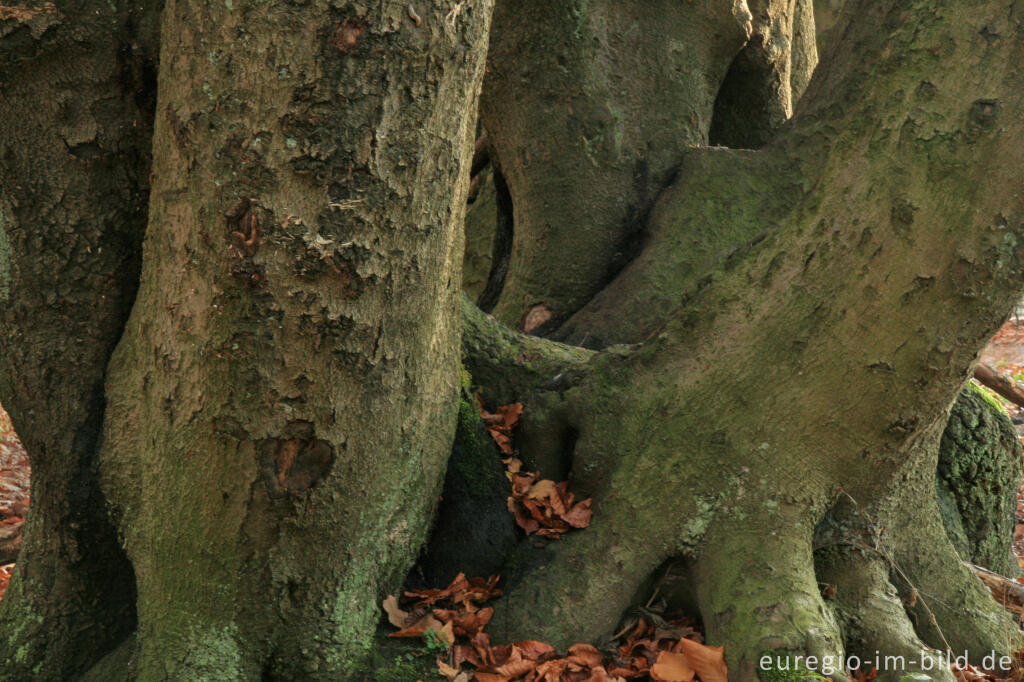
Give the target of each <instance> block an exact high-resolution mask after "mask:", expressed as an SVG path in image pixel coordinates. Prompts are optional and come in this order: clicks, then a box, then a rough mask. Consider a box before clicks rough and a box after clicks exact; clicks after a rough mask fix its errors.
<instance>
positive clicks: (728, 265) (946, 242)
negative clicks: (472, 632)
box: [496, 2, 1024, 679]
mask: <svg viewBox="0 0 1024 682" xmlns="http://www.w3.org/2000/svg"><path fill="white" fill-rule="evenodd" d="M856 16H857V22H856V23H855V24H853V25H851V28H850V29H848V30H847V32H846V33H845V34H844V36H843V40H842V42H841V43H840V44H838V45H836V47H835V49H834V50H833V51H832V52H831V55H832V58H831V61H830V62H826V63H824V64H823V65H822V68H821V69H819V72H818V74H817V75H816V77H815V79H814V80H813V81H812V83H811V85H810V86H809V88H808V92H807V95H806V96H805V99H804V100H803V101H802V103H801V105H800V106H799V107H798V110H797V113H796V116H795V118H794V120H793V121H792V122H791V123H789V124H787V125H786V126H785V127H784V128H783V129H782V130H781V132H780V134H779V135H778V136H777V137H776V138H775V139H774V140H773V141H772V142H771V143H770V144H769V145H767V146H766V147H765V148H764V149H763V150H762V151H759V152H736V151H732V150H695V151H694V152H693V153H692V155H693V159H694V165H693V166H692V168H693V169H694V174H689V173H688V172H687V170H686V169H685V168H684V172H683V173H681V175H680V184H678V185H676V186H675V187H673V188H671V189H670V190H669V191H668V192H667V193H666V196H665V198H664V199H663V200H662V202H663V203H662V204H661V205H660V206H659V207H658V208H657V209H656V216H655V217H656V219H657V216H661V220H662V221H663V222H661V223H659V224H657V225H656V226H655V228H654V229H653V230H652V233H651V238H650V240H649V242H648V244H647V246H646V247H645V250H644V252H643V253H642V254H641V256H640V258H639V259H638V260H637V261H635V262H634V263H633V264H631V265H630V266H629V268H627V269H626V271H624V272H623V273H622V275H620V277H619V278H618V279H617V280H616V282H615V283H613V284H612V285H611V286H610V288H609V290H610V291H614V292H615V295H609V296H608V300H607V303H608V309H607V310H606V311H605V316H604V317H603V318H602V319H603V320H605V321H606V323H607V326H606V327H601V328H599V329H597V330H596V331H598V333H605V334H608V333H609V330H613V329H614V325H613V322H612V321H613V320H614V319H615V315H614V314H613V313H610V312H608V310H612V309H616V310H618V311H619V312H621V313H622V317H621V320H622V321H623V322H624V324H627V325H628V324H631V323H632V322H633V321H634V320H637V319H640V320H643V319H647V320H657V322H656V323H655V324H652V325H651V326H647V327H645V326H644V325H643V324H637V325H636V326H635V327H633V329H632V330H631V334H633V336H632V338H631V339H630V340H634V341H635V340H642V339H644V338H648V340H647V342H646V343H643V344H642V345H640V346H639V347H638V348H637V349H636V350H634V351H631V352H630V351H624V350H622V349H610V350H609V351H607V352H604V353H601V354H599V355H598V356H596V357H595V359H593V360H592V361H590V363H589V364H588V367H587V368H586V370H584V372H583V374H584V376H583V379H582V380H581V381H580V382H579V383H578V384H577V385H576V386H575V387H574V388H571V389H570V390H569V391H568V392H567V393H566V401H567V403H568V407H567V409H566V414H567V415H568V417H567V419H568V423H569V427H570V428H572V429H574V430H575V431H576V432H577V433H578V438H577V439H576V440H575V441H574V454H573V468H572V470H573V476H574V480H575V483H576V486H577V489H578V490H579V492H580V494H582V495H592V496H594V498H595V502H594V509H595V519H594V522H593V525H592V526H591V528H590V529H588V530H587V532H586V533H584V534H581V535H580V536H579V537H577V538H572V539H570V540H568V541H566V542H562V543H559V544H557V545H553V546H552V547H551V548H550V549H549V550H548V555H547V556H546V557H545V558H544V559H543V560H542V561H541V562H540V563H541V564H542V565H541V566H538V567H536V568H535V569H532V570H528V571H527V572H526V573H525V574H524V577H523V578H522V580H521V582H520V583H518V585H515V586H513V587H512V588H511V589H510V590H509V592H508V593H507V600H506V602H505V608H506V613H505V614H504V615H503V616H501V617H500V618H498V617H496V622H499V623H503V624H504V627H505V630H504V634H505V635H506V636H507V637H508V638H516V637H522V636H525V635H527V634H528V635H529V636H530V637H534V638H536V637H538V636H540V637H541V638H547V639H549V640H551V641H553V642H555V643H557V644H567V643H569V642H570V641H571V640H573V639H577V638H585V639H591V640H596V639H600V638H601V637H603V636H605V635H607V634H608V633H609V632H611V631H612V629H613V628H614V626H615V622H614V621H615V617H614V616H613V614H616V613H619V612H621V609H622V608H623V607H625V606H626V605H627V604H628V601H629V599H631V598H632V596H633V594H634V592H635V590H636V589H637V588H638V587H639V586H640V585H641V584H642V581H643V580H644V578H645V577H646V576H647V575H648V574H649V572H650V571H651V570H653V569H654V568H655V567H656V566H658V565H659V564H660V563H661V562H662V561H664V560H665V559H666V558H668V557H671V556H674V555H679V554H681V555H683V556H685V557H687V558H688V559H689V560H690V561H692V563H693V566H694V576H695V582H696V586H697V594H698V596H699V599H700V602H701V610H702V615H703V618H704V623H705V626H706V629H707V634H708V639H709V641H710V643H712V644H728V645H729V646H728V647H727V650H726V651H727V658H728V660H729V663H730V668H731V669H732V670H733V671H735V674H736V675H737V679H748V678H751V677H753V676H754V675H755V674H756V672H757V670H756V662H757V660H758V656H759V655H760V653H761V652H762V651H763V649H764V648H766V647H767V648H781V649H786V650H789V651H792V652H800V653H814V652H818V651H829V652H833V653H841V651H842V648H843V645H844V644H843V641H842V639H841V637H840V630H839V629H838V628H837V626H836V623H835V619H834V616H832V615H830V614H832V611H831V610H830V608H829V607H828V606H827V605H826V604H825V603H824V602H823V600H822V598H821V596H820V595H819V594H818V592H817V587H816V581H815V579H814V569H813V567H812V565H811V557H812V549H813V546H814V544H813V541H812V538H813V531H814V529H815V527H816V526H817V525H818V524H819V523H820V522H821V521H822V520H823V519H824V518H825V514H826V513H827V512H828V510H829V509H830V508H832V507H833V506H834V505H835V504H836V502H837V500H838V499H840V498H842V499H846V498H847V497H848V498H850V499H852V500H855V501H856V504H857V507H858V508H860V509H863V510H864V511H865V513H867V514H870V515H871V517H872V518H874V519H875V520H876V525H877V527H878V528H879V529H886V530H884V532H881V534H880V535H879V540H878V543H877V544H876V545H875V546H874V547H871V548H870V549H869V551H871V552H872V553H875V554H878V555H881V554H883V553H884V554H886V555H889V556H891V557H892V561H893V562H894V563H895V564H896V565H898V566H900V567H901V568H900V570H901V572H902V574H905V576H906V578H907V579H909V581H910V584H911V585H912V586H913V587H916V586H920V585H930V586H941V589H942V590H943V593H944V594H947V595H950V597H949V599H947V600H946V601H945V603H944V604H940V605H936V604H932V605H931V608H932V611H933V612H934V613H935V614H936V617H937V619H938V625H937V626H932V625H930V624H929V623H928V622H926V621H925V620H924V619H923V616H922V617H919V618H918V621H917V634H916V635H914V637H915V641H917V638H920V639H923V640H924V641H926V642H928V644H929V645H932V646H944V642H947V641H948V642H949V643H950V645H952V646H953V647H955V648H957V650H958V651H959V650H963V649H968V650H969V651H971V652H972V655H976V656H980V655H984V654H985V653H988V652H989V651H990V650H994V651H997V652H1008V651H1009V650H1010V649H1011V641H1010V639H1011V638H1009V637H1008V633H1010V632H1012V629H1011V628H1010V627H1009V626H1008V625H1007V623H1006V620H1005V614H1003V613H1002V612H1001V611H999V609H998V608H997V607H996V606H995V604H994V603H993V602H992V601H991V599H989V598H988V597H987V595H986V594H985V593H984V591H983V589H982V587H981V585H980V584H979V583H978V581H977V580H976V579H975V578H974V577H973V576H972V575H971V574H970V573H969V572H967V570H966V569H965V568H964V567H963V566H962V565H961V564H960V563H959V561H958V559H957V557H956V552H955V550H954V549H953V546H952V545H951V544H950V543H949V540H948V538H947V537H946V535H945V531H944V530H943V527H942V524H941V521H940V519H939V514H938V509H937V506H936V504H935V501H934V477H935V467H936V458H937V451H938V439H939V435H940V434H941V429H942V426H943V425H944V424H945V420H946V416H947V415H948V409H949V405H950V404H951V403H952V401H953V399H954V397H955V396H956V395H957V393H958V392H959V391H960V390H961V388H962V387H963V385H964V382H965V381H966V380H967V378H968V377H969V376H970V373H971V365H972V363H973V362H974V360H975V357H976V354H977V352H978V350H979V349H980V348H981V347H982V346H983V345H984V343H985V342H986V341H987V340H988V338H990V337H991V335H992V334H993V333H994V332H995V330H996V329H998V327H999V325H1000V323H1001V322H1002V320H1003V318H1004V317H1005V315H1006V311H1007V310H1009V309H1010V308H1011V306H1012V304H1013V302H1014V301H1015V299H1016V298H1017V296H1018V293H1019V284H1018V283H1019V281H1020V279H1019V278H1020V275H1021V273H1022V266H1024V260H1022V255H1024V254H1022V251H1021V249H1020V248H1019V246H1018V245H1019V244H1020V240H1021V237H1022V236H1024V222H1022V217H1021V216H1022V215H1024V205H1022V203H1021V199H1020V197H1019V194H1018V193H1017V192H1016V189H1015V186H1014V181H1013V175H1014V173H1015V172H1016V171H1015V170H1012V169H1018V168H1020V167H1021V166H1022V162H1024V159H1022V158H1021V152H1020V150H1021V149H1022V145H1021V142H1022V136H1024V128H1022V126H1021V122H1020V121H1019V120H1017V118H1016V117H1014V116H1013V115H1012V114H1010V113H1009V112H1012V111H1015V110H1016V109H1017V107H1019V106H1020V105H1019V99H1020V93H1021V92H1024V90H1022V88H1021V85H1022V84H1021V74H1020V72H1019V70H1018V69H1017V67H1016V66H1014V64H1015V63H1016V61H1015V60H1016V56H1015V55H1017V54H1019V53H1020V52H1021V47H1022V45H1021V42H1020V41H1018V40H1016V39H1015V38H1011V37H1010V36H1017V35H1018V32H1017V27H1018V22H1019V21H1020V17H1019V16H1017V15H1016V14H1012V13H1011V14H1010V15H1007V14H1006V12H1005V8H1004V7H1002V6H1001V5H1000V4H999V3H996V2H991V3H976V4H972V5H971V6H970V7H966V6H962V5H960V4H955V3H941V5H940V6H938V7H936V6H935V4H934V3H932V2H921V3H910V4H909V5H908V4H905V3H868V2H863V3H860V4H859V6H858V8H857V12H856ZM983 28H986V29H987V32H988V33H990V34H991V33H995V34H998V35H1000V36H1006V38H1005V39H1004V40H1003V41H1002V42H1001V43H1000V47H999V49H998V50H996V49H995V48H994V47H993V44H992V42H991V41H988V40H986V39H985V37H984V35H985V33H986V32H985V31H983V30H982V29H983ZM939 46H941V47H939ZM1008 52H1009V54H1010V55H1012V56H1011V59H1010V61H1007V60H1006V58H1007V53H1008ZM641 80H642V79H641ZM689 160H690V159H689V158H688V159H687V161H688V163H689ZM698 171H699V173H698ZM693 177H700V178H703V183H704V184H703V185H701V186H700V187H699V188H698V189H700V190H705V189H706V191H694V188H693V187H692V186H686V185H684V184H682V179H683V178H685V179H686V180H689V179H691V178H693ZM982 187H984V189H983V190H982V189H981V188H982ZM748 188H765V189H766V191H764V192H761V191H757V192H746V190H747V189H748ZM513 194H514V193H513ZM766 197H767V198H766ZM775 197H781V198H775ZM737 200H741V201H742V203H740V204H738V205H737V204H736V203H735V202H736V201H737ZM517 209H518V205H517ZM692 226H697V229H700V228H701V227H703V226H709V227H708V229H710V230H712V231H713V230H715V229H716V228H717V229H718V230H720V231H721V235H720V237H719V240H718V244H721V247H720V248H719V247H717V246H716V248H712V249H711V250H710V253H709V254H708V255H707V256H704V255H702V254H697V257H696V258H695V257H694V254H693V253H691V252H690V251H689V250H688V248H687V247H688V246H689V240H690V238H691V237H690V232H689V230H691V229H692ZM730 242H731V244H730ZM561 255H562V257H565V252H563V253H562V254H561ZM680 268H681V269H682V275H681V276H680V274H679V270H680ZM624 278H632V280H631V283H630V285H629V286H628V287H626V286H623V288H621V289H616V288H617V287H618V286H619V283H620V282H622V281H624ZM637 301H640V302H643V305H644V306H645V308H644V310H643V311H642V312H641V313H639V314H634V311H633V310H630V307H631V306H635V305H636V302H637ZM616 306H617V308H616ZM905 330H912V333H907V332H906V331H905ZM581 331H583V332H584V333H585V331H586V329H583V330H581ZM755 358H756V359H757V361H756V362H752V361H751V359H755ZM755 383H756V384H759V385H767V386H771V387H772V390H771V391H766V392H759V393H757V394H755V395H751V393H750V391H749V386H751V385H752V384H755ZM836 396H843V397H842V398H841V400H839V401H837V400H836ZM737 410H740V411H742V413H743V414H744V415H746V416H745V417H744V418H743V419H740V420H737V419H727V418H724V417H723V415H725V414H731V413H735V412H736V411H737ZM752 533H755V534H757V537H758V541H759V542H760V543H762V544H765V545H766V548H764V549H762V550H761V551H759V552H758V553H757V556H752V555H751V554H750V551H749V549H750V544H749V540H750V537H751V534H752ZM891 580H893V581H895V580H896V579H895V578H891ZM898 587H900V588H901V589H903V588H904V587H905V586H904V585H902V584H901V585H898ZM907 589H912V588H907ZM772 614H775V615H774V616H773V615H772ZM891 627H893V628H897V627H898V628H899V629H901V630H903V631H907V628H909V627H910V626H909V625H907V624H906V623H902V624H899V625H897V624H896V623H891ZM939 628H941V629H942V631H944V633H945V634H944V636H942V632H940V630H939ZM893 636H894V637H896V634H895V631H893ZM880 641H884V636H882V637H881V640H880ZM915 646H918V645H917V644H915ZM920 646H921V647H923V644H922V645H920ZM942 679H949V678H948V675H943V676H942Z"/></svg>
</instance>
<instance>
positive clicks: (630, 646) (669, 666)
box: [382, 573, 728, 682]
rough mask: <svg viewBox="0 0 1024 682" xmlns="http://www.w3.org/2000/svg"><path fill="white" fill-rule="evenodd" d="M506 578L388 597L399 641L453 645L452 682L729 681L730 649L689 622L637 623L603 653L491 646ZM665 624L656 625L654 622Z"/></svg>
mask: <svg viewBox="0 0 1024 682" xmlns="http://www.w3.org/2000/svg"><path fill="white" fill-rule="evenodd" d="M498 580H499V576H492V577H490V578H487V579H484V578H467V577H466V576H465V575H464V574H462V573H460V574H459V575H458V576H456V577H455V579H454V580H453V581H452V583H451V584H450V585H448V587H446V588H444V589H440V590H409V591H406V592H405V593H403V595H402V597H401V599H400V600H399V599H397V598H395V597H394V596H389V597H387V598H386V599H385V600H384V602H383V605H382V606H383V609H384V611H385V613H386V614H387V616H388V621H389V622H390V623H391V624H392V625H393V626H395V627H396V628H399V630H398V631H397V632H393V633H391V635H390V636H391V637H424V638H426V637H427V636H428V635H427V632H426V631H427V630H433V631H434V632H435V633H437V635H440V637H441V638H442V640H443V641H444V642H446V643H447V644H448V649H447V651H446V652H445V653H443V654H440V655H439V656H438V657H437V669H438V673H439V674H440V675H442V676H443V677H444V678H445V679H447V680H449V682H474V681H475V682H625V681H626V680H656V681H657V682H695V681H696V682H726V680H727V672H728V671H727V669H726V665H725V661H724V657H723V651H724V647H711V646H707V645H705V644H703V643H702V641H701V635H700V632H699V631H698V630H697V628H696V626H695V624H694V623H693V622H692V621H690V620H688V619H686V618H682V617H676V618H675V619H673V620H666V619H662V618H657V619H650V620H649V619H645V618H643V617H640V618H638V619H636V620H635V621H634V622H633V624H632V625H631V626H630V627H629V628H628V632H627V633H625V634H624V636H623V637H622V638H620V644H618V646H615V647H613V648H611V649H608V650H604V651H602V650H600V649H598V648H597V647H595V646H593V645H591V644H574V645H572V646H571V647H569V648H568V649H567V650H566V651H559V650H557V649H555V647H553V646H551V645H550V644H546V643H544V642H538V641H534V640H528V641H524V642H514V643H512V644H491V640H490V636H489V635H488V634H487V633H486V632H485V631H484V629H485V627H486V626H487V624H488V623H489V622H490V620H491V617H492V616H493V614H494V610H493V609H492V608H491V607H487V606H482V605H483V604H484V603H485V602H487V601H488V600H490V599H493V598H496V597H499V596H501V593H502V592H501V589H499V588H498V587H497V585H498ZM655 620H656V621H657V623H655V622H654V621H655Z"/></svg>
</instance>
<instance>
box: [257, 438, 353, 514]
mask: <svg viewBox="0 0 1024 682" xmlns="http://www.w3.org/2000/svg"><path fill="white" fill-rule="evenodd" d="M256 453H257V458H258V460H259V465H260V472H261V477H262V478H263V482H264V484H265V485H266V487H267V495H268V496H269V497H270V498H271V499H282V498H286V497H287V498H295V497H299V496H301V495H302V494H303V493H305V492H306V491H308V490H310V489H312V488H313V487H315V486H316V485H317V483H319V482H320V481H321V480H323V479H324V477H326V476H327V474H328V473H330V470H331V467H332V466H333V465H334V447H333V446H332V445H331V444H330V443H329V442H327V441H325V440H322V439H319V438H317V437H316V434H315V432H314V430H313V425H312V424H311V423H309V422H303V421H297V422H290V423H289V424H288V425H287V426H286V427H285V428H284V429H283V430H282V433H281V436H280V437H278V438H264V439H262V440H260V441H257V443H256Z"/></svg>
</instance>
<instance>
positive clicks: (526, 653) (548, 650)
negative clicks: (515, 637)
mask: <svg viewBox="0 0 1024 682" xmlns="http://www.w3.org/2000/svg"><path fill="white" fill-rule="evenodd" d="M513 646H515V648H517V649H519V651H521V652H522V654H523V658H528V659H530V660H531V661H538V660H540V659H541V658H545V657H550V656H553V655H555V654H556V653H557V651H556V650H555V647H553V646H551V645H550V644H545V643H544V642H538V641H536V640H532V639H531V640H527V641H525V642H516V643H515V644H514V645H513Z"/></svg>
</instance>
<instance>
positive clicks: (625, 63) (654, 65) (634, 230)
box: [481, 0, 751, 331]
mask: <svg viewBox="0 0 1024 682" xmlns="http://www.w3.org/2000/svg"><path fill="white" fill-rule="evenodd" d="M750 20H751V17H750V14H749V12H748V11H747V9H746V5H745V3H740V2H737V3H723V2H710V1H707V2H706V1H703V0H702V1H698V2H688V3H678V2H671V1H668V0H665V1H659V2H654V3H650V2H618V1H602V2H581V1H579V0H574V1H573V2H558V3H553V2H549V1H548V0H528V1H526V2H504V3H499V4H498V7H497V9H496V10H495V18H494V30H493V31H492V34H491V46H490V52H489V54H488V78H487V81H486V82H485V84H484V93H483V96H482V100H481V117H482V120H483V124H484V127H485V128H486V130H487V133H488V136H489V137H490V139H491V146H492V158H496V159H497V160H498V163H499V164H500V167H501V170H502V172H503V173H504V175H505V178H506V180H507V182H508V186H509V190H510V192H511V198H512V204H513V206H514V207H515V236H514V243H513V249H512V258H511V264H510V268H509V275H508V279H507V281H506V283H505V288H504V291H503V292H502V295H501V299H500V300H499V301H498V304H497V307H496V308H495V310H494V314H495V317H497V318H498V319H499V320H501V321H502V322H505V323H507V324H512V325H519V326H520V328H525V329H526V330H527V331H531V330H537V331H542V330H551V329H553V328H554V327H556V326H557V324H558V323H560V322H561V321H562V320H564V319H565V318H566V317H567V316H568V315H570V314H571V313H573V312H574V311H575V310H576V309H577V308H579V307H580V306H582V305H583V304H584V303H585V302H586V301H587V300H588V299H589V298H590V297H592V296H593V295H594V294H595V293H597V291H598V290H599V289H600V288H601V287H602V286H603V285H604V284H605V283H606V282H607V281H608V280H609V279H610V278H611V277H612V276H613V275H614V274H615V272H616V271H617V270H618V269H620V268H621V267H622V266H623V265H624V264H625V263H626V262H627V261H628V259H629V258H630V257H631V256H632V255H633V252H634V250H635V247H636V240H637V239H638V237H639V233H640V229H641V228H642V226H643V218H644V216H645V215H646V213H647V211H648V209H649V207H650V203H651V201H652V200H653V199H654V197H655V196H656V195H657V193H658V192H659V191H660V190H661V189H662V188H663V187H664V186H665V184H666V183H667V182H668V181H669V179H670V177H671V175H672V172H673V169H674V168H675V166H676V164H677V163H678V161H679V157H680V155H681V152H682V151H683V150H684V149H685V148H686V147H687V146H689V145H700V144H706V143H707V134H708V129H709V128H710V126H711V115H712V110H713V106H714V101H715V96H716V94H717V93H718V89H719V85H720V83H721V82H722V79H723V78H724V77H725V73H726V70H727V68H728V66H729V64H730V62H731V61H732V60H733V58H734V57H735V55H736V53H737V52H738V51H739V50H740V48H741V47H742V46H743V44H744V42H745V41H746V39H747V37H748V35H749V33H750V30H751V27H750ZM637 74H643V77H641V78H637V77H636V75H637ZM570 253H571V254H572V257H571V258H569V257H567V254H570Z"/></svg>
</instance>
